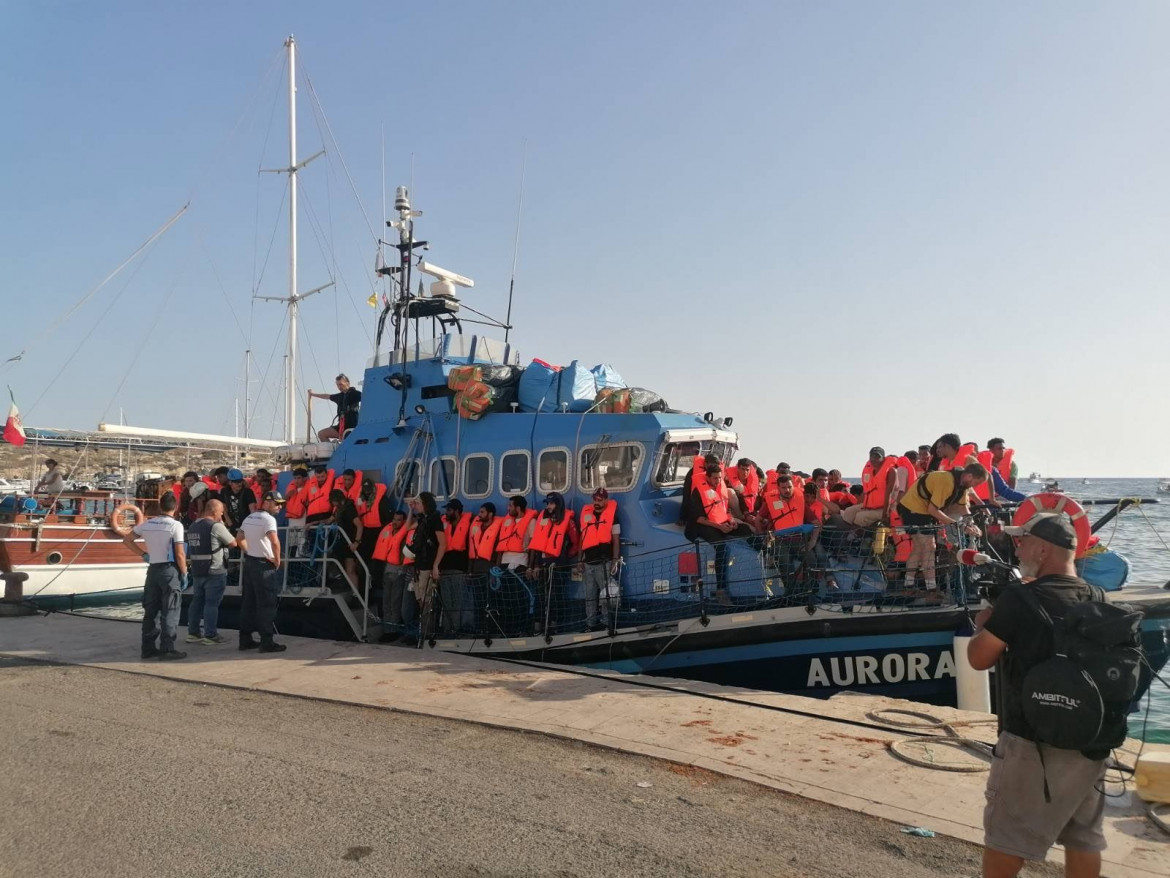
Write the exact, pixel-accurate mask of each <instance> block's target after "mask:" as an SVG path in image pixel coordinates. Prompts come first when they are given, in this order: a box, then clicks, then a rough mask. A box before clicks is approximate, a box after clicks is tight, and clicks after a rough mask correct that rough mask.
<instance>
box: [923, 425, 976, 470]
mask: <svg viewBox="0 0 1170 878" xmlns="http://www.w3.org/2000/svg"><path fill="white" fill-rule="evenodd" d="M978 453H979V449H978V448H976V447H975V445H974V444H973V443H971V442H963V441H962V440H961V439H959V434H958V433H943V435H941V436H939V437H938V439H937V440H935V443H934V451H933V459H932V460H931V462H930V466H931V471H934V470H939V469H942V470H952V469H962V468H963V467H965V466H966V465H967V464H969V463H978V460H977V459H976V455H977V454H978ZM936 463H937V464H938V465H937V466H935V464H936Z"/></svg>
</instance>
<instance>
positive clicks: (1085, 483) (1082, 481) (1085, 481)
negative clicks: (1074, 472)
mask: <svg viewBox="0 0 1170 878" xmlns="http://www.w3.org/2000/svg"><path fill="white" fill-rule="evenodd" d="M1081 484H1082V485H1087V484H1089V480H1088V479H1081Z"/></svg>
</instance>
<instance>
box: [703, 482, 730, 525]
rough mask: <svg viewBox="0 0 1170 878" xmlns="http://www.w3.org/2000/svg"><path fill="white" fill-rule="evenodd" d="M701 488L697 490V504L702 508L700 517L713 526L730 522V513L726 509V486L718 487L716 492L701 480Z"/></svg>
mask: <svg viewBox="0 0 1170 878" xmlns="http://www.w3.org/2000/svg"><path fill="white" fill-rule="evenodd" d="M703 482H704V483H703V485H702V487H700V488H698V489H697V490H698V492H699V504H700V505H701V506H702V507H703V511H702V516H703V517H704V518H706V519H707V520H708V521H710V522H712V523H713V524H723V523H724V522H725V521H731V513H730V512H729V511H728V509H727V491H728V488H727V485H720V486H719V490H718V491H716V490H715V489H714V488H712V487H711V485H710V484H709V483H708V482H707V481H706V479H704V480H703Z"/></svg>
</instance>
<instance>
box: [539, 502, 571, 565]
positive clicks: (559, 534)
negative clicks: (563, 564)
mask: <svg viewBox="0 0 1170 878" xmlns="http://www.w3.org/2000/svg"><path fill="white" fill-rule="evenodd" d="M572 523H573V513H572V512H571V511H570V510H568V509H566V510H565V514H564V515H562V516H561V520H560V521H559V522H554V521H553V520H552V516H551V515H549V513H548V510H545V511H544V512H542V513H540V518H538V519H536V530H534V531H533V532H532V542H530V543H529V544H528V548H529V550H530V551H533V552H540V553H541V554H543V555H544V556H545V557H547V558H559V557H561V551H562V550H563V549H564V547H565V537H566V536H567V535H568V533H569V527H570V526H571V525H572Z"/></svg>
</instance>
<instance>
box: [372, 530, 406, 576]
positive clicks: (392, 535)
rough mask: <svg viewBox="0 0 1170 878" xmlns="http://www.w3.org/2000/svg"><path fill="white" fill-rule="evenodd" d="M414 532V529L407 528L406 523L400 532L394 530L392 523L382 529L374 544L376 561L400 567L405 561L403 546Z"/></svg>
mask: <svg viewBox="0 0 1170 878" xmlns="http://www.w3.org/2000/svg"><path fill="white" fill-rule="evenodd" d="M412 530H413V528H410V527H407V526H406V523H405V522H403V524H402V527H400V528H398V530H394V525H393V524H392V523H391V524H388V525H386V526H385V527H384V528H382V530H381V531H380V532H379V533H378V541H377V542H376V543H374V556H373V557H374V560H375V561H385V562H386V563H387V564H394V565H396V566H400V565H401V564H402V563H403V560H404V559H403V557H402V546H403V544H404V543H405V542H406V537H407V535H408V534H409V533H410V532H411V531H412Z"/></svg>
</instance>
